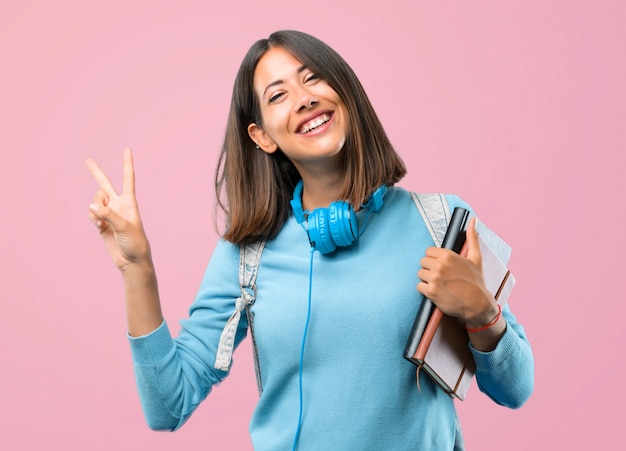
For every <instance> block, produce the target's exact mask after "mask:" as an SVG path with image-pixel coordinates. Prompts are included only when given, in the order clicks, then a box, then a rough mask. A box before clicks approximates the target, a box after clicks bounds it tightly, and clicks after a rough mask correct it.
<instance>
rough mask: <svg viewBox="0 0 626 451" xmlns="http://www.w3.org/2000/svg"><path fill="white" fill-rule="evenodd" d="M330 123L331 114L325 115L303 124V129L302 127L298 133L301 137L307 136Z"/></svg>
mask: <svg viewBox="0 0 626 451" xmlns="http://www.w3.org/2000/svg"><path fill="white" fill-rule="evenodd" d="M328 121H330V114H328V113H324V114H322V115H321V116H318V117H316V118H315V119H313V120H312V121H310V122H307V123H306V124H303V125H302V127H300V129H299V130H298V133H299V134H300V135H304V134H307V133H309V132H312V131H313V130H315V129H316V128H318V127H321V126H322V125H324V124H325V123H327V122H328Z"/></svg>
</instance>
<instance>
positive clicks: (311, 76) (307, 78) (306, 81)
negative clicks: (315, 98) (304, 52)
mask: <svg viewBox="0 0 626 451" xmlns="http://www.w3.org/2000/svg"><path fill="white" fill-rule="evenodd" d="M318 79H319V77H318V76H317V75H315V74H309V75H308V76H307V77H306V79H305V80H304V82H305V83H308V82H310V81H314V80H318Z"/></svg>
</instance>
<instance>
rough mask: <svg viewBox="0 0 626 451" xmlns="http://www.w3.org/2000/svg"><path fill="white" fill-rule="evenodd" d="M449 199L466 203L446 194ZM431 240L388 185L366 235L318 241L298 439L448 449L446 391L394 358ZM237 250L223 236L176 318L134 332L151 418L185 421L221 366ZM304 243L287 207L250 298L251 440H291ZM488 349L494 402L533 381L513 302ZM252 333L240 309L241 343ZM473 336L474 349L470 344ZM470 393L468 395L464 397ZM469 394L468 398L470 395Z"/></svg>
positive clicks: (479, 360) (303, 303)
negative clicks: (172, 326) (254, 390)
mask: <svg viewBox="0 0 626 451" xmlns="http://www.w3.org/2000/svg"><path fill="white" fill-rule="evenodd" d="M448 202H449V204H450V207H451V209H453V208H454V207H455V206H464V207H466V208H468V207H467V205H466V204H465V203H463V202H462V201H461V200H460V199H459V198H458V197H456V196H448ZM432 245H433V242H432V239H431V237H430V235H429V234H428V230H427V229H426V226H425V225H424V223H423V221H422V219H421V217H420V216H419V212H418V211H417V208H416V207H415V205H414V204H413V201H412V200H411V197H410V195H409V193H408V192H407V191H405V190H403V189H401V188H391V189H389V190H388V193H387V196H386V197H385V203H384V206H383V208H382V209H381V210H380V211H379V212H378V213H376V214H373V215H372V216H371V217H370V220H369V223H368V225H367V228H366V229H365V232H364V233H363V235H362V236H361V237H360V238H359V240H358V241H357V242H356V243H355V244H353V245H352V246H350V247H347V248H340V249H338V250H337V251H336V252H334V253H332V254H327V255H322V254H320V253H319V252H315V254H314V261H313V269H312V305H311V316H310V323H309V330H308V336H307V341H306V349H305V354H304V361H303V374H302V377H303V405H304V410H303V420H302V430H301V433H300V439H299V446H298V449H299V450H316V451H317V450H327V449H340V450H344V449H346V450H348V449H353V450H409V449H420V450H437V451H439V450H452V449H462V448H463V439H462V435H461V431H460V427H459V421H458V417H457V414H456V411H455V407H454V403H453V400H452V399H451V398H450V397H449V396H448V395H447V394H445V393H444V392H443V391H442V390H441V389H440V388H438V387H437V386H436V385H435V384H434V383H433V382H432V381H431V380H430V378H429V377H428V376H427V375H426V374H425V373H424V372H420V385H421V392H420V390H418V388H417V386H416V380H415V371H416V367H415V366H414V365H413V364H411V363H410V362H408V361H406V360H405V359H404V358H403V357H402V353H403V349H404V346H405V343H406V340H407V337H408V333H409V331H410V329H411V326H412V324H413V320H414V318H415V314H416V312H417V310H418V308H419V303H420V300H421V295H420V294H419V293H418V292H417V290H416V288H415V285H416V284H417V282H418V280H417V275H416V273H417V271H418V269H419V261H420V259H421V257H422V256H423V255H424V253H425V250H426V248H427V247H428V246H432ZM238 264H239V247H238V246H235V245H233V244H231V243H228V242H225V241H220V242H219V243H218V245H217V247H216V249H215V251H214V254H213V256H212V257H211V260H210V263H209V265H208V268H207V270H206V274H205V276H204V279H203V281H202V285H201V287H200V290H199V292H198V295H197V297H196V300H195V301H194V303H193V305H192V306H191V309H190V315H189V318H188V319H185V320H183V321H182V322H181V325H182V329H181V332H180V335H179V336H178V338H176V339H172V337H171V336H170V333H169V331H168V328H167V325H166V324H165V323H164V324H163V325H161V327H160V328H158V329H157V330H155V331H154V332H152V333H151V334H149V335H146V336H143V337H138V338H131V339H130V343H131V349H132V354H133V361H134V365H135V374H136V378H137V385H138V389H139V394H140V398H141V402H142V406H143V409H144V413H145V416H146V419H147V422H148V424H149V426H150V427H151V428H153V429H168V430H174V429H177V428H179V427H180V426H182V424H183V423H184V422H185V420H186V419H187V418H188V417H189V416H190V415H191V414H192V412H193V411H194V409H195V408H196V407H197V406H198V404H199V403H200V402H201V401H202V400H204V398H205V397H206V396H207V395H208V393H209V392H210V391H211V387H212V386H213V385H214V384H216V383H218V382H219V381H221V380H222V379H223V378H224V377H226V376H227V374H228V372H224V371H219V370H216V369H214V367H213V364H214V362H215V354H216V350H217V346H218V342H219V337H220V334H221V332H222V330H223V328H224V324H225V323H226V321H227V320H228V318H229V317H230V315H231V314H232V312H233V311H234V304H235V299H236V298H237V297H238V296H239V295H240V289H239V282H238ZM309 265H310V245H309V242H308V239H307V236H306V232H305V231H304V230H303V228H302V227H301V225H300V224H299V223H298V222H297V221H296V219H295V218H294V217H293V216H292V217H291V218H290V219H289V220H288V221H287V223H286V224H285V226H284V227H283V228H282V230H281V231H280V233H279V234H278V236H277V237H276V238H275V239H273V240H270V241H268V242H267V244H266V248H265V250H264V252H263V255H262V258H261V263H260V266H259V271H258V279H257V287H258V292H257V293H258V294H257V300H256V303H255V304H254V305H253V307H252V312H253V313H254V328H255V338H256V342H257V347H258V358H259V364H260V375H261V380H262V384H263V391H262V394H261V396H260V398H259V401H258V404H257V407H256V409H255V412H254V415H253V417H252V420H251V423H250V434H251V438H252V442H253V444H254V447H255V449H257V450H271V451H275V450H288V449H291V445H292V442H293V439H294V435H295V431H296V428H297V418H298V412H299V406H300V404H299V385H298V375H299V364H300V348H301V344H302V335H303V331H304V326H305V322H306V316H307V299H308V293H309V291H308V289H309V288H308V287H309V270H310V266H309ZM503 315H504V317H505V318H506V320H507V329H506V332H505V334H504V336H503V337H502V338H501V340H500V342H499V343H498V346H497V347H496V349H495V350H494V351H492V352H486V353H483V352H479V351H477V350H475V349H473V348H472V353H473V355H474V359H475V361H476V378H477V382H478V386H479V388H480V390H481V391H482V392H484V393H485V394H487V396H489V397H490V398H491V399H493V400H494V401H495V402H497V403H499V404H502V405H505V406H508V407H512V408H516V407H519V406H521V405H522V404H523V403H524V402H525V401H526V399H527V398H528V397H529V396H530V394H531V392H532V390H533V357H532V353H531V350H530V346H529V344H528V342H527V340H526V337H525V334H524V330H523V328H522V326H521V325H519V324H518V323H517V321H516V319H515V317H514V316H513V315H512V314H511V312H510V310H509V308H508V307H505V309H504V310H503ZM246 334H247V319H246V317H245V316H243V317H242V320H241V322H240V324H239V329H238V332H237V334H236V344H238V343H239V342H241V340H242V339H243V338H244V337H245V336H246ZM470 347H471V346H470ZM470 399H471V398H470ZM469 402H471V401H469Z"/></svg>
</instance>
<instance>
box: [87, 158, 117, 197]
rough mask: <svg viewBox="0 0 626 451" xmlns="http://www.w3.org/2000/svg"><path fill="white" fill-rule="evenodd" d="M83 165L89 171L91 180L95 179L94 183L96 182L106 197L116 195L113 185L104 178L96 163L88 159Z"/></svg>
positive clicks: (104, 175)
mask: <svg viewBox="0 0 626 451" xmlns="http://www.w3.org/2000/svg"><path fill="white" fill-rule="evenodd" d="M85 165H86V166H87V169H89V172H91V175H92V176H93V178H94V179H96V182H98V185H99V186H100V188H102V189H103V190H104V192H105V193H106V194H107V195H108V196H116V195H117V193H116V191H115V188H114V187H113V184H112V183H111V181H110V180H109V178H108V177H107V176H106V174H105V173H104V171H103V170H102V169H101V168H100V166H98V163H96V162H95V161H94V160H93V159H91V158H88V159H87V160H86V161H85Z"/></svg>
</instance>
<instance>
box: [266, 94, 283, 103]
mask: <svg viewBox="0 0 626 451" xmlns="http://www.w3.org/2000/svg"><path fill="white" fill-rule="evenodd" d="M282 95H283V93H282V92H277V93H276V94H274V95H273V96H270V98H269V100H268V102H269V103H273V102H276V101H277V100H278V99H280V98H281V97H282Z"/></svg>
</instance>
